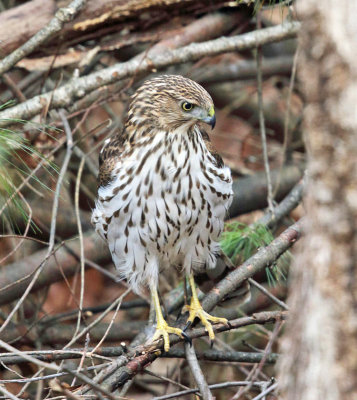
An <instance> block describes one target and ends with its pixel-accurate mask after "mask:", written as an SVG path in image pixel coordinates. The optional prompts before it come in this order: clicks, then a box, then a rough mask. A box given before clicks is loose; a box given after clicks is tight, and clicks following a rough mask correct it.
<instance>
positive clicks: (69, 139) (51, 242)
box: [0, 130, 73, 333]
mask: <svg viewBox="0 0 357 400" xmlns="http://www.w3.org/2000/svg"><path fill="white" fill-rule="evenodd" d="M70 133H71V132H70V130H69V131H68V132H67V131H66V135H67V151H66V155H65V157H64V160H63V163H62V167H61V171H60V173H59V176H58V180H57V185H56V191H55V196H54V200H53V205H52V218H51V228H50V238H49V241H48V242H49V246H48V249H47V252H46V256H45V258H44V259H43V261H42V262H41V263H40V265H39V266H38V268H37V270H36V272H35V273H34V275H33V277H32V280H31V281H30V283H29V284H28V286H27V288H26V290H25V292H24V293H23V295H22V296H21V298H20V299H19V300H18V302H17V303H16V305H15V307H14V308H13V309H12V311H11V312H10V314H9V315H8V317H7V318H6V320H5V321H4V323H3V325H2V326H1V328H0V333H1V332H2V331H3V330H4V329H5V328H6V326H7V325H8V323H9V322H10V321H11V319H12V317H13V316H14V315H15V313H16V312H17V311H18V309H19V308H20V306H21V304H22V303H23V302H24V301H25V299H26V297H27V296H28V294H29V293H30V291H31V289H32V287H33V286H34V284H35V282H36V281H37V279H38V277H39V276H40V274H41V272H42V271H43V268H44V267H45V265H46V262H47V260H48V259H49V258H50V256H51V254H52V251H53V249H54V245H55V238H56V218H57V212H58V203H59V196H60V191H61V187H62V182H63V179H64V176H65V173H66V171H67V168H68V164H69V161H70V158H71V155H72V145H73V139H72V137H71V134H70ZM35 169H36V168H35Z"/></svg>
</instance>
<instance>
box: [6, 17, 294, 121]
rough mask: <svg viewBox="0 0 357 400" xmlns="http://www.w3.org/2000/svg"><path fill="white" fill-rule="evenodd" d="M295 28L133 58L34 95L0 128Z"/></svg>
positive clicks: (288, 35) (287, 25) (286, 35)
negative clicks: (102, 90)
mask: <svg viewBox="0 0 357 400" xmlns="http://www.w3.org/2000/svg"><path fill="white" fill-rule="evenodd" d="M299 28H300V23H299V22H289V23H284V24H282V25H278V26H275V27H271V28H266V29H261V30H256V31H254V32H249V33H246V34H243V35H238V36H233V37H222V38H218V39H215V40H210V41H207V42H203V43H192V44H190V45H188V46H185V47H182V48H180V49H177V50H171V51H166V52H164V53H162V54H156V55H154V56H152V57H150V52H149V53H148V55H147V56H146V57H144V58H142V57H140V59H138V58H135V59H133V60H131V61H127V62H124V63H120V64H116V65H113V66H112V67H109V68H105V69H103V70H101V71H98V72H95V73H93V74H90V75H87V76H84V77H81V78H77V79H72V80H71V81H70V82H69V83H67V84H65V85H63V86H61V87H60V88H58V89H56V90H55V91H51V92H47V93H45V94H43V95H39V96H35V97H33V98H32V99H30V100H28V101H26V102H24V103H22V104H19V105H16V106H14V107H11V108H8V109H6V110H4V111H3V112H1V113H0V126H2V127H3V126H6V125H8V124H10V123H11V120H13V119H23V120H29V119H30V118H32V117H33V116H35V115H37V114H39V113H41V111H42V110H43V108H44V107H49V108H50V109H53V108H60V107H68V106H69V105H71V104H72V103H73V102H74V101H76V100H78V99H79V98H81V97H83V96H85V95H86V94H87V93H89V92H91V91H93V90H95V89H97V88H99V87H101V86H104V85H108V84H111V83H114V82H116V81H119V80H121V79H124V78H127V77H130V76H133V75H135V74H140V73H142V72H147V71H152V70H155V69H161V68H164V67H167V66H169V65H174V64H179V63H184V62H187V61H195V60H199V59H201V58H202V57H205V56H212V55H217V54H221V53H224V52H229V51H243V50H247V49H250V48H254V47H256V46H262V45H264V44H267V43H272V42H276V41H280V40H284V39H288V38H292V37H295V36H296V34H297V32H298V31H299ZM6 120H7V121H6Z"/></svg>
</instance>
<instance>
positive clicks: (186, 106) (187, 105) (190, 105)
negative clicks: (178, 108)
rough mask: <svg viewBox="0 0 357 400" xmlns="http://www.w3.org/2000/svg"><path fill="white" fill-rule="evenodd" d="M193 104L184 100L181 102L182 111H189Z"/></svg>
mask: <svg viewBox="0 0 357 400" xmlns="http://www.w3.org/2000/svg"><path fill="white" fill-rule="evenodd" d="M194 106H195V105H194V104H192V103H189V102H188V101H185V102H183V103H182V109H183V110H184V111H191V110H192V109H193V107H194Z"/></svg>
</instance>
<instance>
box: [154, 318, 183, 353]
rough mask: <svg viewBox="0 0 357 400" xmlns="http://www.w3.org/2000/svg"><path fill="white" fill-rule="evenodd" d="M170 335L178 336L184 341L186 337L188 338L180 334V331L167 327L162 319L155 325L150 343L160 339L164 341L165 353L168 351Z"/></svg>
mask: <svg viewBox="0 0 357 400" xmlns="http://www.w3.org/2000/svg"><path fill="white" fill-rule="evenodd" d="M170 333H173V334H174V335H177V336H180V337H181V338H183V339H186V337H188V336H187V335H186V334H184V332H182V330H181V329H179V328H174V327H172V326H169V325H168V324H167V322H166V321H165V320H164V319H162V320H160V321H159V322H158V323H157V326H156V331H155V333H154V336H153V338H152V341H153V342H155V340H158V339H160V338H161V337H162V338H163V340H164V350H165V352H166V353H167V352H168V351H169V350H170V339H169V334H170ZM185 335H186V337H185Z"/></svg>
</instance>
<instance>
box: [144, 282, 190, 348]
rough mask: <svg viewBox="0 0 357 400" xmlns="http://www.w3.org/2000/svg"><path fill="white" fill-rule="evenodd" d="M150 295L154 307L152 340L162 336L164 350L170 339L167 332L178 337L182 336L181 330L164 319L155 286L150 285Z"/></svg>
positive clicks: (168, 346)
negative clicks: (154, 319) (154, 318)
mask: <svg viewBox="0 0 357 400" xmlns="http://www.w3.org/2000/svg"><path fill="white" fill-rule="evenodd" d="M150 289H151V295H152V300H153V302H154V307H155V311H156V331H155V333H154V337H153V339H152V341H153V342H154V341H155V340H158V339H160V337H163V339H164V349H165V351H169V350H170V340H169V334H170V333H174V334H175V335H178V336H180V337H184V336H183V332H182V330H181V329H179V328H173V327H172V326H169V325H168V324H167V322H166V321H165V319H164V317H163V315H162V311H161V306H160V300H159V296H158V294H157V290H156V287H151V288H150Z"/></svg>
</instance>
